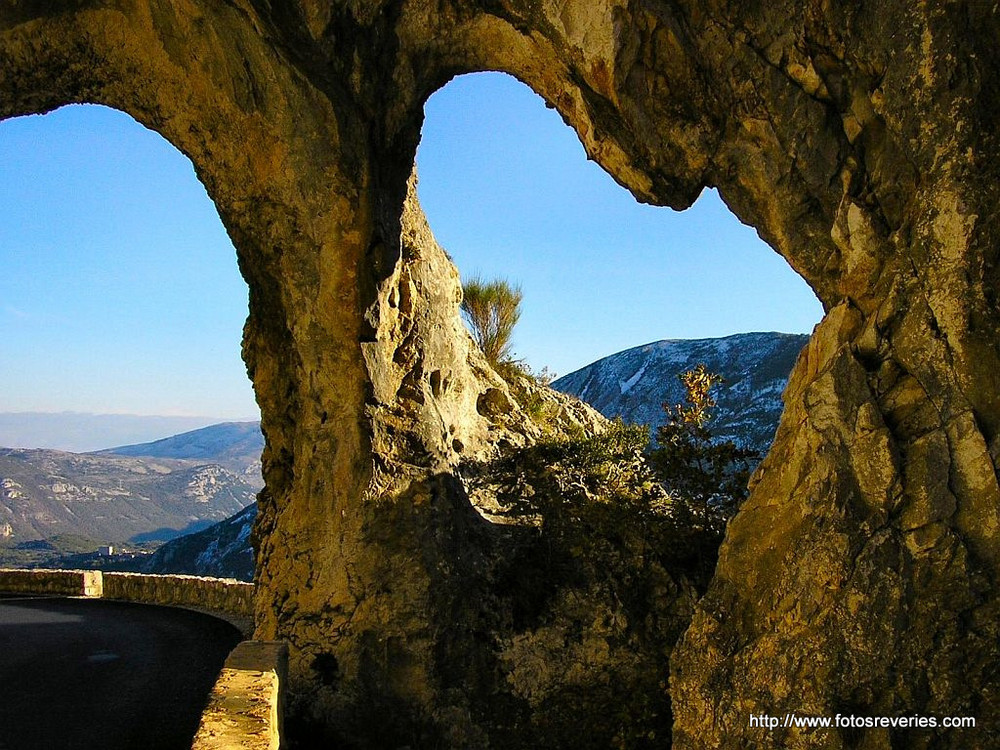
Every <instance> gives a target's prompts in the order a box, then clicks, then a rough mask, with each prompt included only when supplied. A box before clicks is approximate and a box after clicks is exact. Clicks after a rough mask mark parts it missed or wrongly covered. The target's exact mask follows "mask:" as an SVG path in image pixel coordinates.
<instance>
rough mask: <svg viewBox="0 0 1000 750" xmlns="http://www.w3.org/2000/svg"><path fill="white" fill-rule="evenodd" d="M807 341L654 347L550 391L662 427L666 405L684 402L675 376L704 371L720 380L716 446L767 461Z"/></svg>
mask: <svg viewBox="0 0 1000 750" xmlns="http://www.w3.org/2000/svg"><path fill="white" fill-rule="evenodd" d="M808 340H809V337H808V336H807V335H804V334H789V333H741V334H736V335H734V336H726V337H725V338H718V339H696V340H667V341H657V342H655V343H652V344H646V345H645V346H638V347H635V348H634V349H627V350H625V351H623V352H619V353H617V354H612V355H610V356H608V357H605V358H604V359H600V360H598V361H597V362H594V363H593V364H590V365H587V366H586V367H583V368H581V369H579V370H577V371H575V372H571V373H570V374H569V375H565V376H563V377H561V378H559V379H558V380H556V381H555V382H553V383H552V387H553V388H555V389H556V390H558V391H562V392H563V393H568V394H571V395H573V396H576V397H577V398H579V399H580V400H582V401H586V402H587V403H589V404H590V405H591V406H593V407H594V408H595V409H597V410H598V411H599V412H601V413H602V414H603V415H604V416H606V417H612V418H613V417H621V418H622V419H623V420H624V421H626V422H632V423H636V424H648V425H650V426H651V428H653V430H654V434H655V428H656V427H657V426H659V425H661V424H662V423H663V421H664V411H663V403H664V402H667V403H670V404H679V403H682V402H683V400H684V386H683V385H682V384H681V382H680V380H679V379H678V375H679V374H681V373H683V372H685V371H687V370H690V369H692V368H694V367H695V366H696V365H698V364H704V365H705V367H707V368H708V369H709V371H711V372H715V373H718V374H720V375H722V376H723V378H725V382H724V383H723V384H722V385H721V386H719V387H717V388H716V390H715V397H716V400H717V402H718V406H717V407H716V408H715V417H714V419H713V420H712V422H711V423H710V425H709V428H710V429H711V431H712V433H713V434H714V435H715V436H716V438H718V439H720V440H732V441H733V442H735V443H737V444H738V445H740V446H743V447H749V448H753V449H754V450H757V451H760V452H761V453H764V452H766V451H767V449H768V447H770V445H771V441H772V440H773V439H774V432H775V430H776V429H777V427H778V420H779V419H780V417H781V410H782V402H781V394H782V391H784V388H785V385H786V383H787V382H788V376H789V374H790V373H791V370H792V366H793V365H794V364H795V359H796V357H797V356H798V354H799V352H800V351H801V350H802V347H803V346H805V344H806V342H807V341H808Z"/></svg>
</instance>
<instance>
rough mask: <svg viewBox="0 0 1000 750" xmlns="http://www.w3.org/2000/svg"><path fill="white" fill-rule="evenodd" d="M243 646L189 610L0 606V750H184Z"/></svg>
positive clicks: (76, 603) (92, 603)
mask: <svg viewBox="0 0 1000 750" xmlns="http://www.w3.org/2000/svg"><path fill="white" fill-rule="evenodd" d="M239 641H240V634H239V632H238V631H237V630H236V629H235V628H234V627H232V626H231V625H229V624H228V623H225V622H222V621H221V620H217V619H215V618H214V617H209V616H207V615H202V614H198V613H196V612H188V611H186V610H180V609H169V608H166V607H152V606H148V605H141V604H123V603H118V602H106V601H100V600H86V599H61V598H34V597H24V598H19V597H3V598H0V750H36V749H37V750H63V749H65V750H89V749H90V748H93V749H94V750H174V749H177V750H179V749H180V748H184V749H185V750H187V749H188V748H190V747H191V738H192V737H193V736H194V733H195V731H196V730H197V728H198V719H199V716H200V714H201V709H202V707H203V705H204V703H205V700H206V699H207V697H208V693H209V691H210V690H211V688H212V685H213V684H214V682H215V678H216V676H217V675H218V673H219V670H220V669H221V668H222V663H223V661H224V660H225V658H226V655H227V654H228V653H229V651H230V650H231V649H232V648H233V647H234V646H235V645H236V644H237V643H238V642H239Z"/></svg>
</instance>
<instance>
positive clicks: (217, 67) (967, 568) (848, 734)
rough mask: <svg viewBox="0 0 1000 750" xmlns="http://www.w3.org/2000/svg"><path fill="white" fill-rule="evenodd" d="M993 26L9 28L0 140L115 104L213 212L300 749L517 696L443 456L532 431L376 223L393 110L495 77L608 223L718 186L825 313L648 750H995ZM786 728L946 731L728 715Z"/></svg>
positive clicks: (99, 23) (549, 22) (444, 12)
mask: <svg viewBox="0 0 1000 750" xmlns="http://www.w3.org/2000/svg"><path fill="white" fill-rule="evenodd" d="M997 24H998V22H997V19H996V11H995V9H994V8H993V7H992V4H991V3H978V2H969V3H952V4H944V3H936V2H931V3H907V2H897V1H896V0H890V1H889V2H884V3H878V4H870V5H867V6H860V5H857V4H854V5H846V4H841V3H826V2H818V1H814V2H804V3H803V2H795V3H793V2H789V1H785V0H775V1H774V2H769V3H764V4H760V3H721V2H702V1H701V0H699V1H698V2H695V1H694V0H691V1H687V0H683V1H681V0H677V1H675V2H669V1H667V0H662V1H659V2H653V1H652V0H649V1H643V2H640V1H638V0H633V1H631V2H624V1H622V2H613V1H611V0H607V1H602V2H591V1H589V0H588V1H587V2H584V0H569V1H568V2H549V1H548V0H544V1H543V2H538V1H537V0H531V1H530V2H529V1H528V0H519V1H515V0H490V1H489V2H487V1H486V0H480V1H479V2H471V1H470V2H460V1H458V0H455V1H449V0H437V1H436V2H429V0H412V1H409V2H388V1H385V2H368V3H358V2H346V1H344V2H326V3H323V2H318V1H316V0H310V1H308V2H307V1H306V0H302V1H301V2H299V3H294V2H288V3H274V4H267V3H261V2H235V3H227V4H223V3H217V2H210V1H209V0H185V1H184V2H160V1H157V2H153V1H151V0H117V1H113V0H80V1H79V2H72V3H63V4H59V6H58V7H54V6H52V5H51V4H43V3H8V4H6V5H5V6H4V8H3V9H2V10H0V116H3V117H7V116H13V115H18V114H26V113H32V112H42V111H45V110H48V109H51V108H53V107H55V106H59V105H61V104H65V103H68V102H77V101H93V102H100V103H105V104H108V105H110V106H114V107H117V108H119V109H122V110H124V111H126V112H129V113H130V114H132V115H133V116H134V117H136V118H137V119H138V120H139V121H140V122H142V123H144V124H146V125H147V126H149V127H151V128H154V129H156V130H157V131H159V132H160V133H162V134H163V135H164V136H165V137H166V138H167V139H168V140H170V141H171V142H172V143H173V144H175V145H176V146H177V147H178V148H180V149H181V150H182V151H184V152H185V153H186V154H187V155H188V156H190V157H191V159H192V161H193V162H194V164H195V167H196V169H197V171H198V175H199V177H200V178H201V179H202V181H203V182H204V183H205V185H206V187H207V188H208V190H209V193H210V195H211V196H212V198H213V200H214V201H215V203H216V205H217V206H218V208H219V211H220V214H221V216H222V219H223V221H224V223H225V225H226V227H227V229H228V230H229V233H230V235H231V237H232V238H233V241H234V244H235V245H236V247H237V251H238V254H239V261H240V268H241V270H242V272H243V274H244V277H245V278H246V280H247V282H248V284H249V286H250V317H249V319H248V322H247V326H246V330H245V336H244V356H245V359H246V362H247V366H248V369H249V371H250V374H251V376H252V378H253V380H254V385H255V388H256V392H257V398H258V401H259V402H260V405H261V409H262V414H263V429H264V432H265V435H266V438H267V448H266V450H265V453H264V474H265V479H266V482H267V489H266V490H265V492H264V494H263V495H262V496H261V499H260V506H261V508H260V521H259V523H258V527H257V541H258V547H259V550H260V555H259V560H260V562H259V568H258V571H257V581H258V586H259V592H258V603H257V618H258V625H257V630H258V635H260V636H261V637H268V638H270V637H281V638H286V639H288V640H289V642H290V644H291V652H292V674H293V680H294V682H293V688H294V693H295V696H296V705H298V706H299V707H300V710H302V711H304V712H305V713H307V714H309V715H310V716H312V717H313V718H314V719H315V721H316V724H317V726H326V727H331V726H336V727H340V729H338V730H337V731H339V732H341V733H342V735H343V734H350V736H351V737H352V738H353V739H352V741H353V742H355V744H358V745H360V746H365V745H367V746H377V747H383V746H400V745H404V744H407V742H406V741H404V740H403V739H402V738H404V737H406V736H411V737H418V738H419V737H423V736H430V735H429V734H426V733H428V732H430V733H434V736H435V737H436V738H437V740H436V741H438V742H439V743H440V744H439V745H438V746H449V745H450V746H453V747H463V746H465V747H484V746H486V744H485V743H487V742H488V741H489V742H492V744H494V745H499V744H500V742H501V740H500V739H499V738H498V737H499V736H498V735H496V734H491V733H490V730H489V724H490V722H489V717H488V716H487V712H486V711H485V710H484V709H483V708H482V706H483V705H486V704H484V703H479V704H476V705H478V706H479V708H476V705H473V703H475V701H474V700H473V701H472V703H470V700H471V699H468V700H467V696H478V698H477V700H485V698H483V697H482V696H485V695H489V694H490V693H491V691H498V692H497V693H496V695H497V696H500V697H496V702H495V703H494V711H495V712H496V713H500V712H503V711H504V710H505V707H506V706H508V705H510V704H508V703H507V702H506V701H507V700H508V699H507V698H504V697H502V696H508V697H509V696H512V695H513V696H514V699H516V700H520V701H522V702H523V701H529V702H530V695H528V693H530V690H529V688H528V686H529V685H531V684H536V683H531V682H530V680H529V678H528V677H527V676H526V675H527V674H528V672H527V671H526V670H525V669H524V668H523V665H524V664H525V663H527V662H523V663H522V664H521V666H518V665H516V664H515V665H513V666H510V664H509V663H508V662H504V661H503V660H502V659H500V660H499V662H500V663H501V667H499V672H495V671H493V670H494V669H495V668H496V665H497V664H498V660H497V658H496V653H497V650H498V649H503V648H504V646H503V645H498V643H497V641H496V637H497V636H496V633H497V631H496V630H495V628H496V627H500V625H498V624H497V622H496V621H495V620H494V619H491V618H492V615H490V616H488V617H486V618H485V619H484V620H481V621H480V622H481V629H480V630H476V629H475V628H472V627H455V624H456V623H466V624H468V623H469V622H470V621H471V620H470V619H469V618H473V619H474V618H475V616H476V614H477V613H481V612H491V611H492V612H493V613H494V614H495V610H490V608H489V605H487V604H485V603H483V592H482V590H480V589H477V588H476V587H475V586H470V585H468V582H469V581H470V580H471V581H480V582H481V581H483V580H484V579H483V578H482V577H479V578H477V577H476V575H477V574H476V572H475V571H476V570H477V565H478V564H479V563H480V562H482V563H483V564H484V565H485V561H486V560H487V558H488V555H489V554H490V550H492V549H493V547H491V545H492V544H493V542H492V541H491V540H492V539H493V537H494V535H495V532H496V530H495V529H493V528H492V527H490V526H489V525H484V523H485V522H484V521H483V520H482V518H481V517H480V516H479V515H478V514H477V513H476V512H475V510H474V508H472V507H471V506H470V505H469V503H468V501H467V500H466V499H465V498H464V495H463V493H462V491H461V489H460V486H459V482H458V480H457V478H456V476H457V475H456V467H458V466H459V464H460V463H461V461H462V460H469V459H470V458H472V457H476V456H477V455H481V454H482V453H485V452H488V451H489V450H491V447H492V446H495V445H496V444H497V443H498V442H500V441H502V440H504V439H507V440H518V439H520V440H530V439H532V436H531V435H526V434H524V429H523V428H522V431H521V433H516V432H511V431H510V429H509V428H510V427H511V426H512V425H517V424H519V423H520V424H525V423H526V422H525V420H523V419H520V418H519V416H518V414H517V413H516V407H515V406H513V405H512V403H511V400H510V398H509V395H508V394H507V393H505V392H504V388H503V386H502V384H501V383H499V382H498V381H497V380H496V378H495V376H492V375H491V374H490V373H489V372H488V370H487V369H486V368H485V367H484V366H483V364H482V363H481V361H479V360H478V359H477V358H476V356H475V355H474V354H472V353H471V351H470V350H469V347H468V342H467V340H465V339H464V338H463V336H464V334H463V333H462V331H461V328H460V326H459V323H458V320H457V298H458V292H457V289H458V286H457V281H456V279H455V276H454V271H453V270H451V269H450V267H449V266H448V265H447V264H445V263H444V262H443V256H442V257H437V258H436V257H435V254H434V252H433V251H424V250H422V249H420V248H421V247H424V246H425V245H422V243H421V241H420V239H419V237H420V235H421V233H423V232H424V231H425V229H424V228H423V225H422V224H421V222H420V221H419V219H418V218H417V214H416V208H415V206H414V205H413V204H412V203H411V204H407V203H406V201H405V197H406V194H407V181H408V179H409V176H410V171H411V166H412V163H413V156H414V151H415V147H416V143H417V139H418V136H419V127H420V122H421V118H422V106H423V102H424V101H425V100H426V98H427V97H428V96H429V95H430V94H431V93H432V92H433V91H434V90H436V89H437V88H439V87H440V86H441V85H443V84H444V83H445V82H446V81H447V80H448V79H449V78H450V77H451V76H453V75H455V74H458V73H461V72H464V71H472V70H483V69H497V70H506V71H508V72H511V73H513V74H515V75H517V76H518V77H519V78H521V79H522V80H523V81H525V82H526V83H528V84H529V85H530V86H531V87H532V88H534V89H535V91H537V92H538V93H539V94H541V95H542V96H543V97H545V99H546V100H547V101H548V102H549V103H550V104H552V105H553V106H554V107H556V108H557V109H558V110H559V112H560V113H561V114H562V115H563V117H564V119H565V120H566V121H567V122H568V123H569V124H570V125H571V126H572V127H573V128H575V129H576V131H577V133H578V134H579V136H580V139H581V141H582V142H583V143H584V145H585V147H586V149H587V151H588V153H589V154H590V155H591V157H592V158H594V159H595V160H597V161H598V162H599V163H600V164H601V165H602V166H603V167H604V168H605V169H607V170H608V171H609V172H610V173H611V174H612V175H613V176H614V177H615V178H616V179H617V180H618V181H619V182H620V183H621V184H622V185H623V186H626V187H627V188H628V189H630V190H632V192H633V193H635V195H636V196H637V197H639V198H640V199H642V200H646V201H649V202H653V203H658V204H665V205H670V206H673V207H675V208H684V207H686V206H687V205H689V204H690V203H691V202H692V201H693V200H694V198H695V197H696V196H697V194H698V193H699V191H700V190H701V188H702V187H703V186H705V185H713V186H716V187H718V188H719V190H720V192H721V194H722V196H723V197H724V198H725V200H726V201H727V203H728V204H729V206H730V207H731V208H732V209H733V210H734V211H735V212H736V214H737V215H738V216H739V217H740V218H741V219H743V220H744V221H746V222H748V223H750V224H752V225H753V226H755V227H756V228H757V230H758V231H759V232H760V234H761V235H762V236H763V237H764V238H765V239H766V240H767V241H768V242H769V243H770V244H771V245H772V246H773V247H774V248H775V249H776V250H777V251H778V252H779V253H781V254H782V255H783V256H784V257H785V258H787V259H788V261H789V263H790V264H791V265H792V266H793V267H794V268H795V269H796V270H797V271H798V272H799V273H800V274H801V275H802V276H803V277H804V278H805V279H806V280H807V282H808V283H809V284H810V285H811V286H812V287H813V289H814V290H815V291H816V293H817V294H818V295H819V297H820V298H821V300H822V301H823V303H824V305H825V308H826V310H827V315H826V317H825V319H824V320H823V322H822V323H821V324H820V325H819V327H818V328H817V330H816V333H815V334H814V336H813V340H812V342H811V344H810V345H809V347H808V348H807V349H806V351H805V352H804V353H803V355H802V356H801V357H800V359H799V362H798V364H797V366H796V369H795V371H794V373H793V375H792V378H791V381H790V384H789V387H788V389H787V392H786V396H785V401H786V412H785V414H784V417H783V419H782V424H781V427H780V428H779V430H778V434H777V438H776V441H775V444H774V448H773V450H772V452H771V455H770V457H769V458H768V459H767V461H766V462H765V463H764V465H763V467H762V469H761V470H760V472H759V473H758V475H757V477H756V484H755V488H754V492H753V495H752V497H751V499H750V500H749V501H748V503H747V504H746V505H745V506H744V508H743V510H742V511H741V513H740V514H739V516H738V517H737V518H736V519H735V520H734V521H733V522H732V524H731V525H730V528H729V530H728V534H727V538H726V542H725V544H724V546H723V549H722V552H721V559H720V562H719V566H718V569H717V572H716V576H715V579H714V581H713V583H712V584H711V587H710V589H709V591H708V593H707V595H706V596H705V598H704V599H702V600H701V602H700V603H699V605H698V608H697V612H696V613H695V614H694V617H693V620H692V621H691V623H690V627H689V628H688V629H687V632H686V634H685V635H684V637H683V639H682V640H681V641H680V644H679V646H678V648H677V649H676V650H675V652H674V655H673V657H672V665H671V673H672V674H671V679H670V689H671V696H672V700H673V711H674V715H675V718H676V722H675V726H674V742H675V743H676V745H677V746H678V747H685V748H687V747H691V748H697V747H733V748H738V747H747V746H752V745H754V744H757V745H760V746H765V747H766V746H775V747H818V746H822V747H890V746H891V747H956V748H957V747H993V746H996V745H997V744H998V743H1000V738H998V737H997V734H996V733H997V730H996V727H997V726H998V719H1000V707H998V701H1000V698H998V687H1000V686H998V677H997V671H996V668H995V665H996V663H997V659H998V654H997V646H996V643H997V640H998V638H997V637H998V635H1000V634H998V632H997V630H998V624H997V623H998V614H1000V613H998V601H997V588H996V584H995V581H996V580H997V574H998V572H1000V571H998V565H1000V561H998V556H1000V546H998V545H1000V530H998V524H1000V519H998V513H1000V489H998V484H997V476H996V457H997V452H998V450H1000V443H998V439H997V433H998V425H1000V404H998V399H1000V383H998V379H1000V362H998V359H1000V356H998V347H997V320H998V310H997V299H996V288H997V281H998V279H997V268H996V258H995V255H996V253H997V248H998V247H1000V241H998V240H1000V237H998V234H1000V229H998V224H997V221H996V215H997V205H998V190H1000V188H998V185H1000V179H998V175H997V171H998V169H1000V166H998V165H1000V159H998V156H1000V154H998V151H1000V149H998V138H1000V127H998V123H997V117H998V116H997V114H996V106H995V104H996V102H997V101H998V96H1000V91H998V83H997V82H998V81H1000V71H998V63H997V60H998V57H997V52H996V49H997V44H996V41H997ZM407 205H409V208H407ZM705 262H706V267H710V264H711V263H712V259H711V257H709V256H706V259H705ZM491 389H492V390H491ZM512 410H513V411H512ZM567 418H569V415H568V413H567ZM530 431H531V430H528V432H530ZM507 433H510V434H511V435H518V434H520V437H519V438H518V437H513V438H511V437H505V435H506V434H507ZM459 560H461V561H462V562H461V564H459V562H458V561H459ZM455 571H458V572H457V573H456V572H455ZM470 576H471V578H470ZM665 596H666V594H665ZM487 634H492V635H487ZM500 640H501V641H502V640H503V638H502V636H501V637H500ZM553 642H554V641H553ZM605 642H606V643H607V642H610V640H608V639H605ZM598 651H599V649H598V650H596V651H594V653H597V652H598ZM506 653H514V651H507V652H506ZM520 653H523V654H524V655H525V659H527V658H528V656H529V655H530V656H531V658H533V659H540V662H539V663H540V664H542V665H543V666H545V665H546V660H547V659H553V658H555V657H554V656H552V653H553V652H552V649H548V650H546V649H543V648H541V647H539V648H525V649H522V650H521V651H520ZM540 655H544V656H540ZM614 656H617V655H612V657H611V658H609V660H608V661H609V662H610V661H611V660H612V659H613V657H614ZM620 661H622V659H619V662H620ZM580 663H584V662H583V661H582V660H581V662H580ZM504 664H506V665H507V666H503V665H504ZM505 669H506V670H507V671H506V672H504V670H505ZM545 670H548V671H549V673H550V674H570V673H571V672H572V670H567V671H565V672H560V671H559V670H553V669H550V668H549V667H548V666H545V669H544V670H542V671H545ZM496 674H500V675H501V677H499V678H498V677H496ZM518 675H522V676H523V679H522V677H518ZM477 676H478V677H479V678H481V679H478V680H477V679H476V678H477ZM508 676H509V677H510V680H508V679H507V677H508ZM535 677H537V675H536V676H535ZM535 677H532V679H535ZM511 680H512V681H513V684H511ZM519 680H521V681H520V682H518V681H519ZM543 682H544V680H543ZM546 684H550V683H546ZM505 685H506V686H507V687H503V686H505ZM519 705H520V704H519ZM362 706H369V707H371V706H374V707H375V711H374V713H376V714H379V712H380V711H381V715H391V716H393V717H395V718H394V719H393V722H389V723H388V724H391V726H388V725H382V726H385V727H386V729H385V732H386V734H385V736H384V737H382V736H379V735H378V733H377V731H376V730H375V729H372V728H371V726H370V725H369V727H368V729H365V728H364V727H352V726H349V722H348V721H347V719H348V718H349V717H351V716H354V715H356V714H355V713H353V709H356V708H358V707H362ZM301 707H305V708H301ZM793 711H794V712H798V713H815V714H829V715H833V714H836V713H841V714H854V715H861V716H879V715H896V714H906V715H929V716H939V717H940V716H945V715H949V716H951V715H959V716H961V715H970V716H975V717H976V718H977V725H978V727H977V729H975V730H941V729H938V730H899V729H894V730H890V729H884V728H871V729H857V728H851V729H844V730H830V731H827V732H820V733H817V732H813V733H809V732H800V731H797V730H790V729H777V730H774V731H768V730H764V729H760V728H755V727H751V726H750V722H749V716H750V714H760V713H769V714H772V715H783V714H785V713H786V712H793ZM338 721H339V722H340V723H339V724H338ZM345 727H346V728H345ZM427 727H431V729H428V728H427ZM366 731H367V732H368V734H367V735H366V734H365V732H366ZM372 732H375V733H374V734H372ZM407 732H410V734H409V735H407ZM421 733H424V734H421ZM494 739H495V741H494ZM512 741H513V740H512ZM414 742H416V740H414ZM380 743H381V744H380ZM390 743H395V745H392V744H390ZM428 746H430V745H429V744H428Z"/></svg>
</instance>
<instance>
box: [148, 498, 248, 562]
mask: <svg viewBox="0 0 1000 750" xmlns="http://www.w3.org/2000/svg"><path fill="white" fill-rule="evenodd" d="M256 518H257V504H256V503H254V504H253V505H250V506H248V507H247V508H244V509H243V510H241V511H240V512H239V513H237V514H236V515H235V516H232V517H230V518H227V519H226V520H225V521H221V522H220V523H217V524H214V525H213V526H210V527H208V528H207V529H205V530H204V531H199V532H197V533H195V534H188V535H186V536H182V537H178V538H177V539H174V540H172V541H169V542H167V543H166V544H164V545H163V546H162V547H160V548H159V549H158V550H156V552H155V553H153V554H152V555H151V556H149V557H148V558H146V559H145V560H143V561H141V563H140V565H139V566H138V569H139V571H140V572H143V573H186V574H188V575H197V576H216V577H219V578H237V579H239V580H242V581H252V580H253V549H251V547H250V531H251V530H252V529H253V522H254V519H256Z"/></svg>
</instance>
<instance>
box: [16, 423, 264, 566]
mask: <svg viewBox="0 0 1000 750" xmlns="http://www.w3.org/2000/svg"><path fill="white" fill-rule="evenodd" d="M262 448H263V437H262V436H261V434H260V425H259V423H257V422H249V423H224V424H219V425H214V426H211V427H207V428H202V429H199V430H195V431H192V432H187V433H183V434H180V435H175V436H173V437H171V438H166V439H163V440H158V441H155V442H154V443H147V444H139V445H128V446H122V447H120V448H112V449H108V450H104V451H100V452H96V453H71V452H67V451H55V450H48V449H38V448H34V449H27V448H0V563H2V562H4V561H5V560H6V561H8V562H10V561H12V560H13V561H16V560H19V559H22V558H23V557H24V555H22V554H21V553H27V552H28V551H32V550H43V551H44V550H46V549H51V550H53V551H73V552H83V551H87V548H88V546H89V548H90V549H91V550H93V549H96V547H97V546H99V545H115V546H120V545H123V544H126V545H138V544H144V543H145V544H149V543H156V542H162V541H164V540H166V539H171V538H174V537H176V536H179V535H182V534H185V533H189V532H191V531H197V530H199V529H203V528H205V527H206V526H209V525H211V524H213V523H216V522H218V521H222V520H224V519H226V518H228V517H230V516H232V515H233V514H234V513H237V512H239V511H241V510H242V509H244V508H245V507H246V506H247V505H250V504H252V503H254V501H255V500H256V495H257V491H258V490H259V489H260V487H261V486H263V482H262V480H261V476H260V454H261V450H262ZM67 538H71V539H72V543H71V544H69V545H67V544H66V542H65V540H66V539H67ZM56 540H58V541H56ZM40 543H41V544H40Z"/></svg>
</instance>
